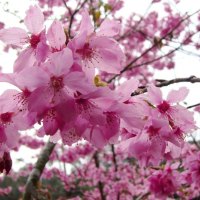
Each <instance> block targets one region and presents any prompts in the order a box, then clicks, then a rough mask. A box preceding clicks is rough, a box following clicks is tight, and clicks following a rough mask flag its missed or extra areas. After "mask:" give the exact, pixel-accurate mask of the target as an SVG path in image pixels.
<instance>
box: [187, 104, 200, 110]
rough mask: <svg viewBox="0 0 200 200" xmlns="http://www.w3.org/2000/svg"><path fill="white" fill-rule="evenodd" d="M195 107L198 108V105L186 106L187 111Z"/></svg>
mask: <svg viewBox="0 0 200 200" xmlns="http://www.w3.org/2000/svg"><path fill="white" fill-rule="evenodd" d="M197 106H200V103H197V104H194V105H191V106H188V107H187V109H190V108H194V107H197Z"/></svg>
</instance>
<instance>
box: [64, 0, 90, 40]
mask: <svg viewBox="0 0 200 200" xmlns="http://www.w3.org/2000/svg"><path fill="white" fill-rule="evenodd" d="M87 1H88V0H85V1H84V2H83V3H82V4H81V5H80V7H79V8H77V9H76V10H75V11H74V12H73V13H72V15H71V19H70V22H69V29H68V33H69V37H71V28H72V24H73V21H74V17H75V15H76V13H78V12H79V11H80V9H81V8H82V7H83V6H84V5H85V3H87Z"/></svg>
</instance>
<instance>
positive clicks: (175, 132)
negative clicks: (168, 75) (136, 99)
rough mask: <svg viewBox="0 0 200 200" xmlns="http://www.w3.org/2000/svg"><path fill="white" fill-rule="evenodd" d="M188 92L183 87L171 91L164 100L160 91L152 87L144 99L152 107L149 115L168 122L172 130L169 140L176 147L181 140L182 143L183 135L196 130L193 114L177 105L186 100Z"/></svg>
mask: <svg viewBox="0 0 200 200" xmlns="http://www.w3.org/2000/svg"><path fill="white" fill-rule="evenodd" d="M188 92H189V91H188V89H187V88H185V87H182V88H180V89H179V90H172V91H170V92H169V94H168V96H167V98H166V100H165V99H163V98H162V92H161V90H160V89H159V88H157V87H155V86H153V85H152V86H150V87H149V89H148V94H147V98H146V100H147V102H149V103H150V104H152V106H153V109H151V115H153V116H157V117H164V118H165V119H167V120H168V121H169V125H170V127H171V129H172V135H171V136H172V137H174V138H171V139H172V140H173V141H172V140H171V141H172V142H173V143H174V144H175V143H176V144H177V145H178V143H181V140H182V141H183V138H184V133H189V132H191V131H193V130H194V129H195V128H196V126H195V121H194V117H193V113H192V112H190V111H189V110H187V109H186V108H184V107H183V106H181V105H179V104H178V103H179V102H180V101H183V100H184V99H185V98H186V96H187V95H188ZM181 138H182V139H181ZM179 145H181V144H179Z"/></svg>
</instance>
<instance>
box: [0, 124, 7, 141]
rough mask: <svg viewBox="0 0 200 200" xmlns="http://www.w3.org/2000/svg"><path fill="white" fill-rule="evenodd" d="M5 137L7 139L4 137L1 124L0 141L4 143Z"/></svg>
mask: <svg viewBox="0 0 200 200" xmlns="http://www.w3.org/2000/svg"><path fill="white" fill-rule="evenodd" d="M6 139H7V137H6V134H5V131H4V128H3V127H2V126H0V143H5V142H6Z"/></svg>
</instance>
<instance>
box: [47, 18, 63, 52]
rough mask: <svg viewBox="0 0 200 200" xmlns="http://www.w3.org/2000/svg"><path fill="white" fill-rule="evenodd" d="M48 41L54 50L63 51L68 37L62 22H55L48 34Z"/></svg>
mask: <svg viewBox="0 0 200 200" xmlns="http://www.w3.org/2000/svg"><path fill="white" fill-rule="evenodd" d="M47 40H48V41H49V44H50V46H51V47H52V48H54V49H57V50H61V49H62V48H63V46H64V45H65V42H66V35H65V32H64V29H63V27H62V23H61V22H60V21H54V22H53V23H52V25H51V26H50V28H49V30H48V32H47Z"/></svg>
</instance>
